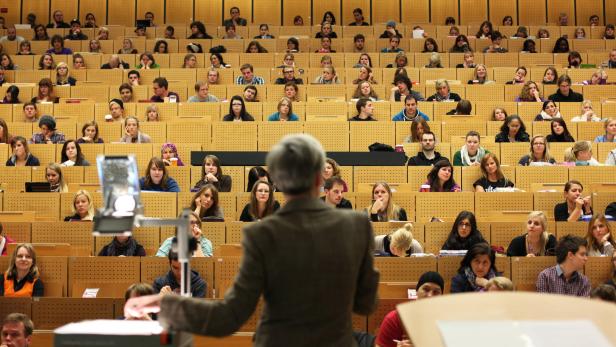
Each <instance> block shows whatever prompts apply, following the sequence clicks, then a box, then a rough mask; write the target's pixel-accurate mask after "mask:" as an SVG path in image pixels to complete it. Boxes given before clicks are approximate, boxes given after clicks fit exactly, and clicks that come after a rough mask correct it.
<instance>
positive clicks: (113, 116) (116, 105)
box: [105, 99, 125, 122]
mask: <svg viewBox="0 0 616 347" xmlns="http://www.w3.org/2000/svg"><path fill="white" fill-rule="evenodd" d="M124 119H125V118H124V101H122V100H120V99H111V100H109V114H108V115H105V121H107V122H124Z"/></svg>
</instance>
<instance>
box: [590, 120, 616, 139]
mask: <svg viewBox="0 0 616 347" xmlns="http://www.w3.org/2000/svg"><path fill="white" fill-rule="evenodd" d="M603 128H604V129H605V135H599V136H597V137H596V138H595V142H616V118H607V119H606V120H605V121H604V122H603Z"/></svg>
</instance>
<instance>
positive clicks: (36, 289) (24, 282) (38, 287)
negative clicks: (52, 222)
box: [0, 243, 45, 298]
mask: <svg viewBox="0 0 616 347" xmlns="http://www.w3.org/2000/svg"><path fill="white" fill-rule="evenodd" d="M44 294H45V286H44V285H43V281H41V279H40V273H39V269H38V266H37V264H36V252H35V251H34V247H32V244H30V243H20V244H18V245H17V247H16V248H15V250H14V251H13V254H12V255H11V260H10V261H9V267H8V269H7V270H6V272H4V273H2V276H0V296H6V297H18V298H27V297H40V296H43V295H44Z"/></svg>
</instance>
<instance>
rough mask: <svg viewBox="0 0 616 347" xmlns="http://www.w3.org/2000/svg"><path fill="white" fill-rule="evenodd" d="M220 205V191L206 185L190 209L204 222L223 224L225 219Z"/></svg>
mask: <svg viewBox="0 0 616 347" xmlns="http://www.w3.org/2000/svg"><path fill="white" fill-rule="evenodd" d="M218 203H219V199H218V190H217V189H216V187H214V186H213V185H211V184H206V185H204V186H203V187H202V188H201V189H199V191H198V192H196V193H195V195H194V196H193V198H192V202H191V203H190V209H191V210H192V211H193V212H194V213H195V214H196V215H198V216H199V219H201V221H202V222H223V221H224V220H225V218H224V215H223V211H222V208H221V207H220V206H219V204H218Z"/></svg>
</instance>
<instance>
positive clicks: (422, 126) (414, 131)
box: [404, 117, 436, 143]
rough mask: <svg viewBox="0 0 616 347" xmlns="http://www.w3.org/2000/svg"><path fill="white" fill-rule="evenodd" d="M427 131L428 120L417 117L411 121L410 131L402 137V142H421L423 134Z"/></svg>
mask: <svg viewBox="0 0 616 347" xmlns="http://www.w3.org/2000/svg"><path fill="white" fill-rule="evenodd" d="M429 131H430V125H428V122H426V120H425V119H423V118H421V117H419V118H417V119H416V120H414V121H412V122H411V133H410V134H409V135H407V136H406V137H405V138H404V143H414V142H415V143H417V142H421V139H422V138H423V134H424V133H425V132H429ZM435 142H436V140H435Z"/></svg>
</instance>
